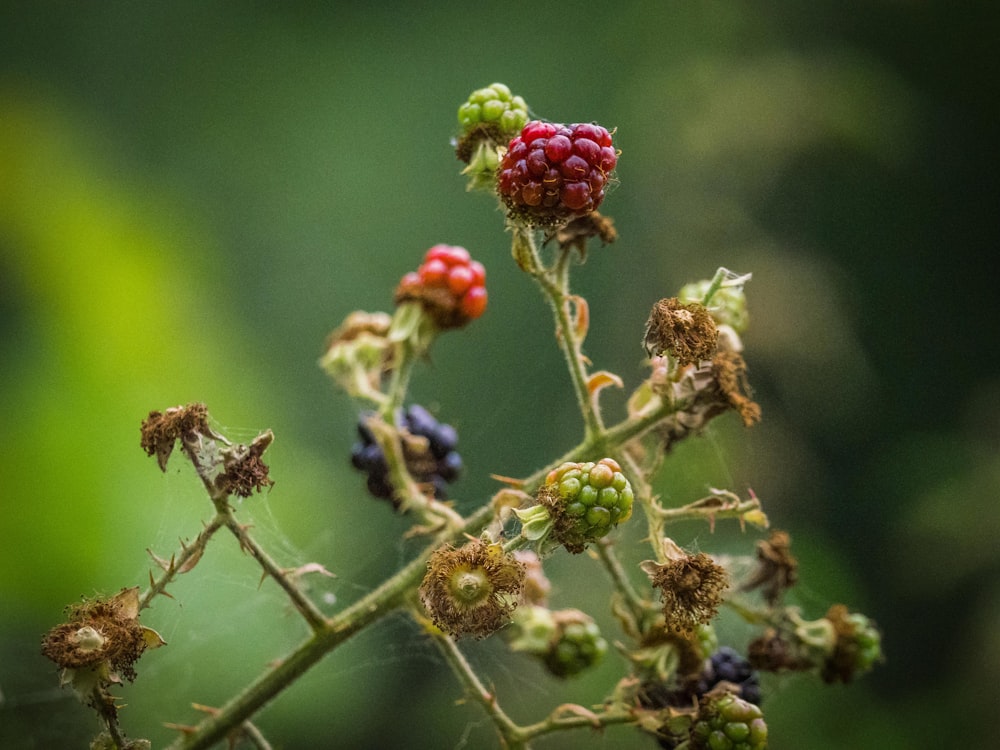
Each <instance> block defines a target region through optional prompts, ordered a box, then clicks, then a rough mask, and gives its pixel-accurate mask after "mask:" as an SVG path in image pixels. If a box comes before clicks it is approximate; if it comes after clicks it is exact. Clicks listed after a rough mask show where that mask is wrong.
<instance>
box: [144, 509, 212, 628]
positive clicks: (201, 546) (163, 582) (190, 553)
mask: <svg viewBox="0 0 1000 750" xmlns="http://www.w3.org/2000/svg"><path fill="white" fill-rule="evenodd" d="M225 523H226V517H225V514H223V513H219V512H218V511H216V513H215V516H214V517H213V518H212V520H211V521H209V522H208V524H207V525H206V526H205V527H204V528H203V529H202V530H201V533H200V534H198V536H197V537H196V538H195V540H194V542H192V543H191V544H183V543H182V544H181V549H180V552H178V553H175V554H174V555H171V557H170V561H169V562H166V563H161V566H163V567H164V571H163V575H161V576H160V577H159V578H157V579H156V580H153V574H152V573H150V574H149V588H148V589H147V590H146V593H144V594H143V595H142V597H141V598H140V599H139V609H140V610H143V609H145V608H146V607H148V606H149V605H150V604H151V603H152V601H153V597H155V596H157V595H158V594H164V593H165V592H166V590H167V586H168V585H169V584H170V583H171V582H173V580H174V579H175V578H176V577H177V576H178V575H179V574H180V573H182V572H186V571H188V570H190V569H191V568H192V567H194V564H195V563H196V562H197V561H198V559H199V558H200V557H201V555H202V554H203V553H204V551H205V546H206V545H207V544H208V540H209V539H211V538H212V536H213V535H214V534H215V532H216V531H218V530H219V529H221V528H222V527H223V526H224V525H225ZM150 554H152V553H150ZM154 559H157V558H154ZM157 562H160V561H159V560H157ZM168 596H169V594H168Z"/></svg>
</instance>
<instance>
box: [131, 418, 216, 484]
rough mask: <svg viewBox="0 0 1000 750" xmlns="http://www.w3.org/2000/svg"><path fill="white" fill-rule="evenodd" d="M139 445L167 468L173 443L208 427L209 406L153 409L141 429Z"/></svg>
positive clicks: (161, 466) (163, 469)
mask: <svg viewBox="0 0 1000 750" xmlns="http://www.w3.org/2000/svg"><path fill="white" fill-rule="evenodd" d="M140 430H141V434H142V438H141V440H140V442H139V445H140V446H141V447H142V449H143V450H144V451H146V455H147V456H152V455H154V454H155V455H156V461H157V463H158V464H159V466H160V469H161V471H166V470H167V459H168V458H170V454H171V453H172V452H173V450H174V443H175V442H176V441H177V440H178V439H180V438H181V437H183V436H184V435H186V434H188V433H191V432H205V431H207V430H208V407H207V406H205V404H188V405H187V406H174V407H171V408H170V409H167V410H166V411H165V412H160V411H151V412H149V416H148V417H146V419H144V420H143V422H142V426H141V428H140Z"/></svg>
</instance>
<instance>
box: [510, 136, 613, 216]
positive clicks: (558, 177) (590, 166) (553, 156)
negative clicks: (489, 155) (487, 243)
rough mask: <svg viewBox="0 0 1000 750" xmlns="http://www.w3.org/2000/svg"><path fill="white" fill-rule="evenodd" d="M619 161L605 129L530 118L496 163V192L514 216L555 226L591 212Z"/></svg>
mask: <svg viewBox="0 0 1000 750" xmlns="http://www.w3.org/2000/svg"><path fill="white" fill-rule="evenodd" d="M617 163H618V154H617V152H616V151H615V149H614V147H613V146H612V141H611V134H610V133H609V132H608V130H607V129H606V128H603V127H601V126H600V125H595V124H591V123H578V124H573V125H559V124H555V123H551V122H541V121H539V120H533V121H532V122H529V123H528V124H527V125H525V126H524V128H523V129H522V130H521V134H520V135H519V136H517V137H516V138H514V139H513V140H511V142H510V146H509V148H508V150H507V153H506V154H505V155H504V157H503V160H502V161H501V162H500V169H499V171H498V172H497V193H498V194H499V195H500V198H501V199H502V200H503V201H504V203H506V204H507V208H508V209H509V212H510V213H511V215H512V217H515V218H521V219H523V220H525V221H526V222H527V223H529V224H538V225H551V224H556V223H559V222H562V221H565V220H567V219H570V218H573V217H576V216H585V215H586V214H589V213H590V212H591V211H593V210H595V209H596V208H597V207H598V206H599V205H600V204H601V201H603V200H604V190H605V187H606V186H607V184H608V179H609V178H610V175H611V172H612V171H613V170H614V168H615V165H616V164H617Z"/></svg>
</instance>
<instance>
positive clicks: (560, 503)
mask: <svg viewBox="0 0 1000 750" xmlns="http://www.w3.org/2000/svg"><path fill="white" fill-rule="evenodd" d="M542 489H543V494H542V496H541V497H542V498H543V502H544V503H545V504H546V505H548V506H549V508H550V512H551V513H552V516H553V518H554V519H555V527H554V531H553V534H554V536H555V538H556V539H557V541H559V542H561V543H562V544H563V545H564V546H565V547H566V548H567V549H568V550H570V551H582V549H583V547H585V546H586V544H587V543H588V542H594V541H597V540H598V539H600V538H601V537H603V536H604V535H605V534H607V533H608V532H609V531H611V529H613V528H614V527H615V526H617V525H618V524H619V523H621V522H623V521H626V520H628V518H629V516H631V515H632V503H633V501H634V499H635V496H634V494H633V492H632V486H631V485H630V484H629V481H628V479H626V477H625V475H624V474H622V470H621V466H619V464H618V462H617V461H615V460H614V459H612V458H602V459H601V460H600V461H597V462H596V463H595V462H593V461H587V462H586V463H577V462H575V461H568V462H566V463H564V464H562V465H561V466H559V467H557V468H555V469H553V470H552V471H550V472H549V473H548V476H546V478H545V485H544V486H543V488H542Z"/></svg>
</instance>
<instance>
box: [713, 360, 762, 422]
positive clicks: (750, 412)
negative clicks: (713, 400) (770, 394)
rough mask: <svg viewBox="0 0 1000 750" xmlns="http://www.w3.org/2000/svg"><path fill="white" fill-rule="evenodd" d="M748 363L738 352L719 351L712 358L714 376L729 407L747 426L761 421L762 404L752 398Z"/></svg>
mask: <svg viewBox="0 0 1000 750" xmlns="http://www.w3.org/2000/svg"><path fill="white" fill-rule="evenodd" d="M746 372H747V365H746V362H745V361H744V360H743V356H742V355H741V354H739V353H738V352H732V351H729V352H719V354H718V355H716V357H715V358H714V359H713V360H712V376H713V377H714V378H715V382H716V383H717V384H718V388H719V391H720V392H721V393H722V395H723V396H724V397H725V399H726V401H727V402H728V404H729V407H730V408H732V409H734V410H735V411H736V412H737V413H738V414H739V415H740V418H741V419H742V420H743V425H744V426H745V427H752V426H753V425H754V424H755V423H756V422H759V421H760V406H759V405H757V403H755V402H754V401H753V399H751V398H750V396H749V394H750V384H749V382H748V381H747V376H746Z"/></svg>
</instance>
